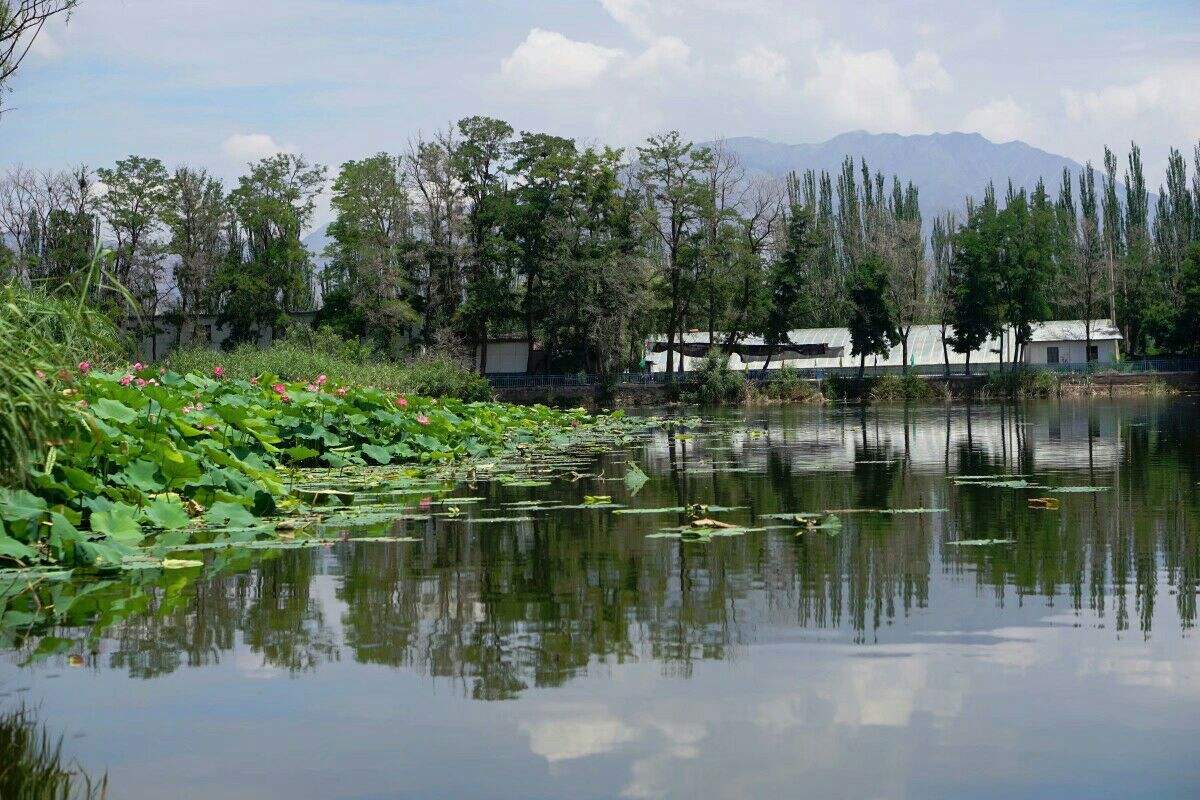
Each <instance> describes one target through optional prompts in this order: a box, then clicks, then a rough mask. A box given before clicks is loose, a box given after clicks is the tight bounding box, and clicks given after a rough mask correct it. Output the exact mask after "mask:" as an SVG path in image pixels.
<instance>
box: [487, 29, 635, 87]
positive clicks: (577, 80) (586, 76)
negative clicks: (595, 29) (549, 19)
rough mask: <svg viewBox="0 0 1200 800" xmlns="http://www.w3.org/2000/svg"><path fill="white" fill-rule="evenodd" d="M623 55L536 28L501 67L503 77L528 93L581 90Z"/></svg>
mask: <svg viewBox="0 0 1200 800" xmlns="http://www.w3.org/2000/svg"><path fill="white" fill-rule="evenodd" d="M622 55H623V53H622V52H621V51H620V50H615V49H612V48H608V47H601V46H600V45H597V44H592V43H591V42H580V41H576V40H574V39H568V38H567V37H566V36H563V35H562V34H561V33H557V32H555V31H547V30H542V29H541V28H534V29H532V30H531V31H529V35H528V36H527V37H525V41H523V42H521V43H520V44H519V45H517V49H516V50H513V52H512V54H511V55H509V56H508V57H507V58H505V59H504V60H503V61H502V62H501V63H500V75H501V77H503V78H504V80H505V81H506V82H508V83H509V84H510V85H511V86H514V87H516V88H518V89H523V90H527V91H553V90H559V89H581V88H584V87H586V86H590V85H591V84H592V83H593V82H594V81H595V80H596V79H597V78H599V77H600V76H601V75H603V74H604V72H605V70H607V69H608V67H609V65H610V64H611V63H612V62H613V60H614V59H617V58H619V57H620V56H622Z"/></svg>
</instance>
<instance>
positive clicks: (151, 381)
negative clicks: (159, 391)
mask: <svg viewBox="0 0 1200 800" xmlns="http://www.w3.org/2000/svg"><path fill="white" fill-rule="evenodd" d="M146 383H148V384H150V385H151V386H158V381H156V380H155V379H154V378H151V379H150V380H148V381H146Z"/></svg>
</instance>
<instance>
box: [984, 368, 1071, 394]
mask: <svg viewBox="0 0 1200 800" xmlns="http://www.w3.org/2000/svg"><path fill="white" fill-rule="evenodd" d="M1061 380H1062V379H1061V377H1060V376H1059V375H1058V374H1057V373H1054V372H1049V371H1047V370H1041V369H1016V370H1010V371H1008V372H991V373H988V376H987V380H986V381H985V382H984V385H983V390H982V392H983V395H984V397H1004V398H1023V397H1051V396H1053V395H1056V394H1058V391H1059V384H1060V382H1061Z"/></svg>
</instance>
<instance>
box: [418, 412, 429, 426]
mask: <svg viewBox="0 0 1200 800" xmlns="http://www.w3.org/2000/svg"><path fill="white" fill-rule="evenodd" d="M417 422H419V423H421V424H422V425H428V424H429V417H427V416H425V415H424V414H417Z"/></svg>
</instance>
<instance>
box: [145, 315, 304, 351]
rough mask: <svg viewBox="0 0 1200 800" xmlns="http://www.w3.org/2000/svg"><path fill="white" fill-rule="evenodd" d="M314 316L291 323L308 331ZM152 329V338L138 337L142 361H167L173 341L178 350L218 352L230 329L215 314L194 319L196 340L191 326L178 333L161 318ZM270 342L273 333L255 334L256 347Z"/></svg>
mask: <svg viewBox="0 0 1200 800" xmlns="http://www.w3.org/2000/svg"><path fill="white" fill-rule="evenodd" d="M315 316H316V314H315V313H314V312H311V311H301V312H296V313H293V314H292V315H291V317H292V321H293V322H295V323H299V324H302V325H308V326H310V327H311V326H312V324H313V319H314V317H315ZM155 328H156V329H157V333H156V334H155V335H154V336H153V337H151V336H141V337H140V338H139V340H138V354H139V356H140V357H141V358H142V359H143V360H145V361H152V360H154V359H161V358H166V357H167V356H168V355H169V354H170V352H171V351H172V350H174V349H175V348H176V339H178V343H179V346H180V347H208V348H210V349H213V350H220V349H221V347H222V345H224V343H225V341H226V340H227V339H229V335H230V331H229V328H227V327H223V326H221V325H218V324H217V317H216V315H214V314H205V315H202V316H200V317H197V318H196V325H195V329H194V333H195V336H193V335H192V334H193V327H192V324H191V323H188V324H187V325H185V326H184V329H183V330H182V331H179V330H178V329H177V326H176V325H175V323H173V322H170V321H168V320H166V319H163V318H161V317H160V318H158V319H157V320H156V321H155ZM273 341H274V337H273V334H272V331H271V329H270V328H269V327H267V328H263V329H261V330H259V331H258V339H257V341H256V342H255V343H256V344H257V345H258V346H259V347H270V346H271V343H272V342H273Z"/></svg>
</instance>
